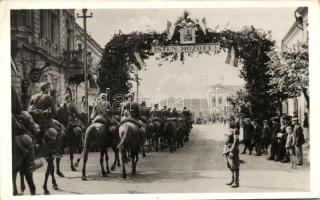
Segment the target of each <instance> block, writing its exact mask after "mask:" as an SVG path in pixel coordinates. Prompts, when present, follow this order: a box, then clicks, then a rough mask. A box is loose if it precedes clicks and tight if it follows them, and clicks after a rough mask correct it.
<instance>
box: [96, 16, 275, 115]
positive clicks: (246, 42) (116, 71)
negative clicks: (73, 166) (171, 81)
mask: <svg viewBox="0 0 320 200" xmlns="http://www.w3.org/2000/svg"><path fill="white" fill-rule="evenodd" d="M183 26H194V27H195V28H196V36H197V38H196V43H216V42H219V43H220V46H221V49H222V50H223V51H226V50H227V49H229V48H231V47H234V49H235V56H236V57H237V58H239V60H240V61H241V65H242V69H241V74H240V76H241V77H242V78H243V79H244V80H245V81H246V85H245V90H246V91H247V92H246V93H245V94H246V95H247V96H246V99H247V100H248V102H249V103H250V112H251V113H250V115H252V116H253V117H259V118H270V117H272V116H274V115H276V113H275V111H276V109H275V108H276V107H277V104H276V103H275V101H274V98H273V96H272V97H270V93H268V91H269V90H270V89H271V86H270V84H269V81H270V75H269V74H267V70H268V68H267V64H266V63H267V62H268V61H269V60H270V58H269V57H268V55H267V52H269V51H270V50H271V49H272V47H273V46H274V41H272V40H271V32H270V31H269V32H264V31H262V30H258V29H255V28H254V27H253V26H251V27H244V28H243V29H242V30H240V31H233V30H230V29H225V30H222V31H220V32H218V31H217V30H212V29H208V28H207V29H206V30H202V29H201V28H200V27H199V24H197V22H196V21H195V20H192V19H191V18H190V16H189V13H187V12H185V13H184V14H183V16H182V17H180V18H178V20H177V21H176V23H175V31H174V34H173V37H172V39H171V40H168V34H167V32H166V31H165V32H163V33H157V32H155V31H149V32H147V33H142V32H132V33H129V34H124V33H122V32H121V31H119V33H117V34H114V36H113V38H112V39H111V40H110V41H109V42H108V43H107V44H106V46H105V49H104V53H103V57H102V60H101V67H100V68H99V69H98V85H99V86H100V88H101V89H102V90H104V89H105V88H110V89H111V96H114V95H115V94H119V93H128V92H129V90H130V88H131V87H132V84H131V83H130V81H131V80H133V78H134V77H133V76H132V74H134V71H135V70H141V69H142V67H141V66H140V65H139V64H138V63H137V61H136V58H135V56H134V53H135V52H138V53H139V54H140V56H141V58H142V59H148V58H149V57H150V56H156V60H158V61H159V66H161V65H162V64H163V62H173V61H181V62H183V61H184V60H185V59H186V57H188V56H192V53H188V54H184V53H161V54H158V55H154V54H153V53H152V52H151V48H152V46H153V45H164V46H166V45H169V44H177V43H179V30H180V29H181V28H182V27H183ZM202 53H206V54H210V52H202Z"/></svg>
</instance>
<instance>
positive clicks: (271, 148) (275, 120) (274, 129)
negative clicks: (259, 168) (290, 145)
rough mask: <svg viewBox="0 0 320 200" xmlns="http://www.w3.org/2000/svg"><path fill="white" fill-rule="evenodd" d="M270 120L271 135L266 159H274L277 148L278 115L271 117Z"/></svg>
mask: <svg viewBox="0 0 320 200" xmlns="http://www.w3.org/2000/svg"><path fill="white" fill-rule="evenodd" d="M271 121H272V136H271V143H270V145H269V152H268V153H269V155H268V158H267V160H274V159H275V155H276V152H277V149H278V143H277V134H278V133H279V132H280V123H279V117H273V118H272V119H271Z"/></svg>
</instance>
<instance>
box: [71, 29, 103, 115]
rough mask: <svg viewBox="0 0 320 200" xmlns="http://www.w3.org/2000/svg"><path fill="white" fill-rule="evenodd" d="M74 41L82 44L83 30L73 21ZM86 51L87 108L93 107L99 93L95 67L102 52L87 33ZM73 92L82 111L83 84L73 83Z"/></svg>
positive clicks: (83, 107)
mask: <svg viewBox="0 0 320 200" xmlns="http://www.w3.org/2000/svg"><path fill="white" fill-rule="evenodd" d="M74 39H75V43H76V44H77V45H78V46H79V45H80V46H82V47H83V46H84V30H83V28H82V27H81V26H80V25H79V24H78V23H75V36H74ZM87 53H88V62H87V64H88V103H89V108H92V107H93V104H94V102H95V97H96V95H97V94H98V93H99V89H98V87H97V84H96V80H97V74H96V69H97V67H98V66H99V65H100V61H101V58H102V54H103V49H102V48H101V46H100V45H99V44H98V43H97V42H96V41H95V40H94V39H93V38H92V37H91V36H90V35H88V34H87ZM71 88H72V90H73V92H74V94H75V99H76V103H77V105H78V107H79V109H80V110H82V111H84V109H85V104H84V101H83V100H84V96H85V85H84V82H82V83H81V84H79V85H74V86H73V87H71Z"/></svg>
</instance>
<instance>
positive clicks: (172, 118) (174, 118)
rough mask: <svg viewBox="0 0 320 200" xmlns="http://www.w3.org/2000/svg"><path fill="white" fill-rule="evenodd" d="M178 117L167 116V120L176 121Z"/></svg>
mask: <svg viewBox="0 0 320 200" xmlns="http://www.w3.org/2000/svg"><path fill="white" fill-rule="evenodd" d="M177 120H178V119H177V117H168V118H167V121H175V122H176V121H177Z"/></svg>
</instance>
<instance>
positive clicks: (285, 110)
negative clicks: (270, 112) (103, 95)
mask: <svg viewBox="0 0 320 200" xmlns="http://www.w3.org/2000/svg"><path fill="white" fill-rule="evenodd" d="M282 113H284V114H288V100H287V99H286V100H284V101H282Z"/></svg>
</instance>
